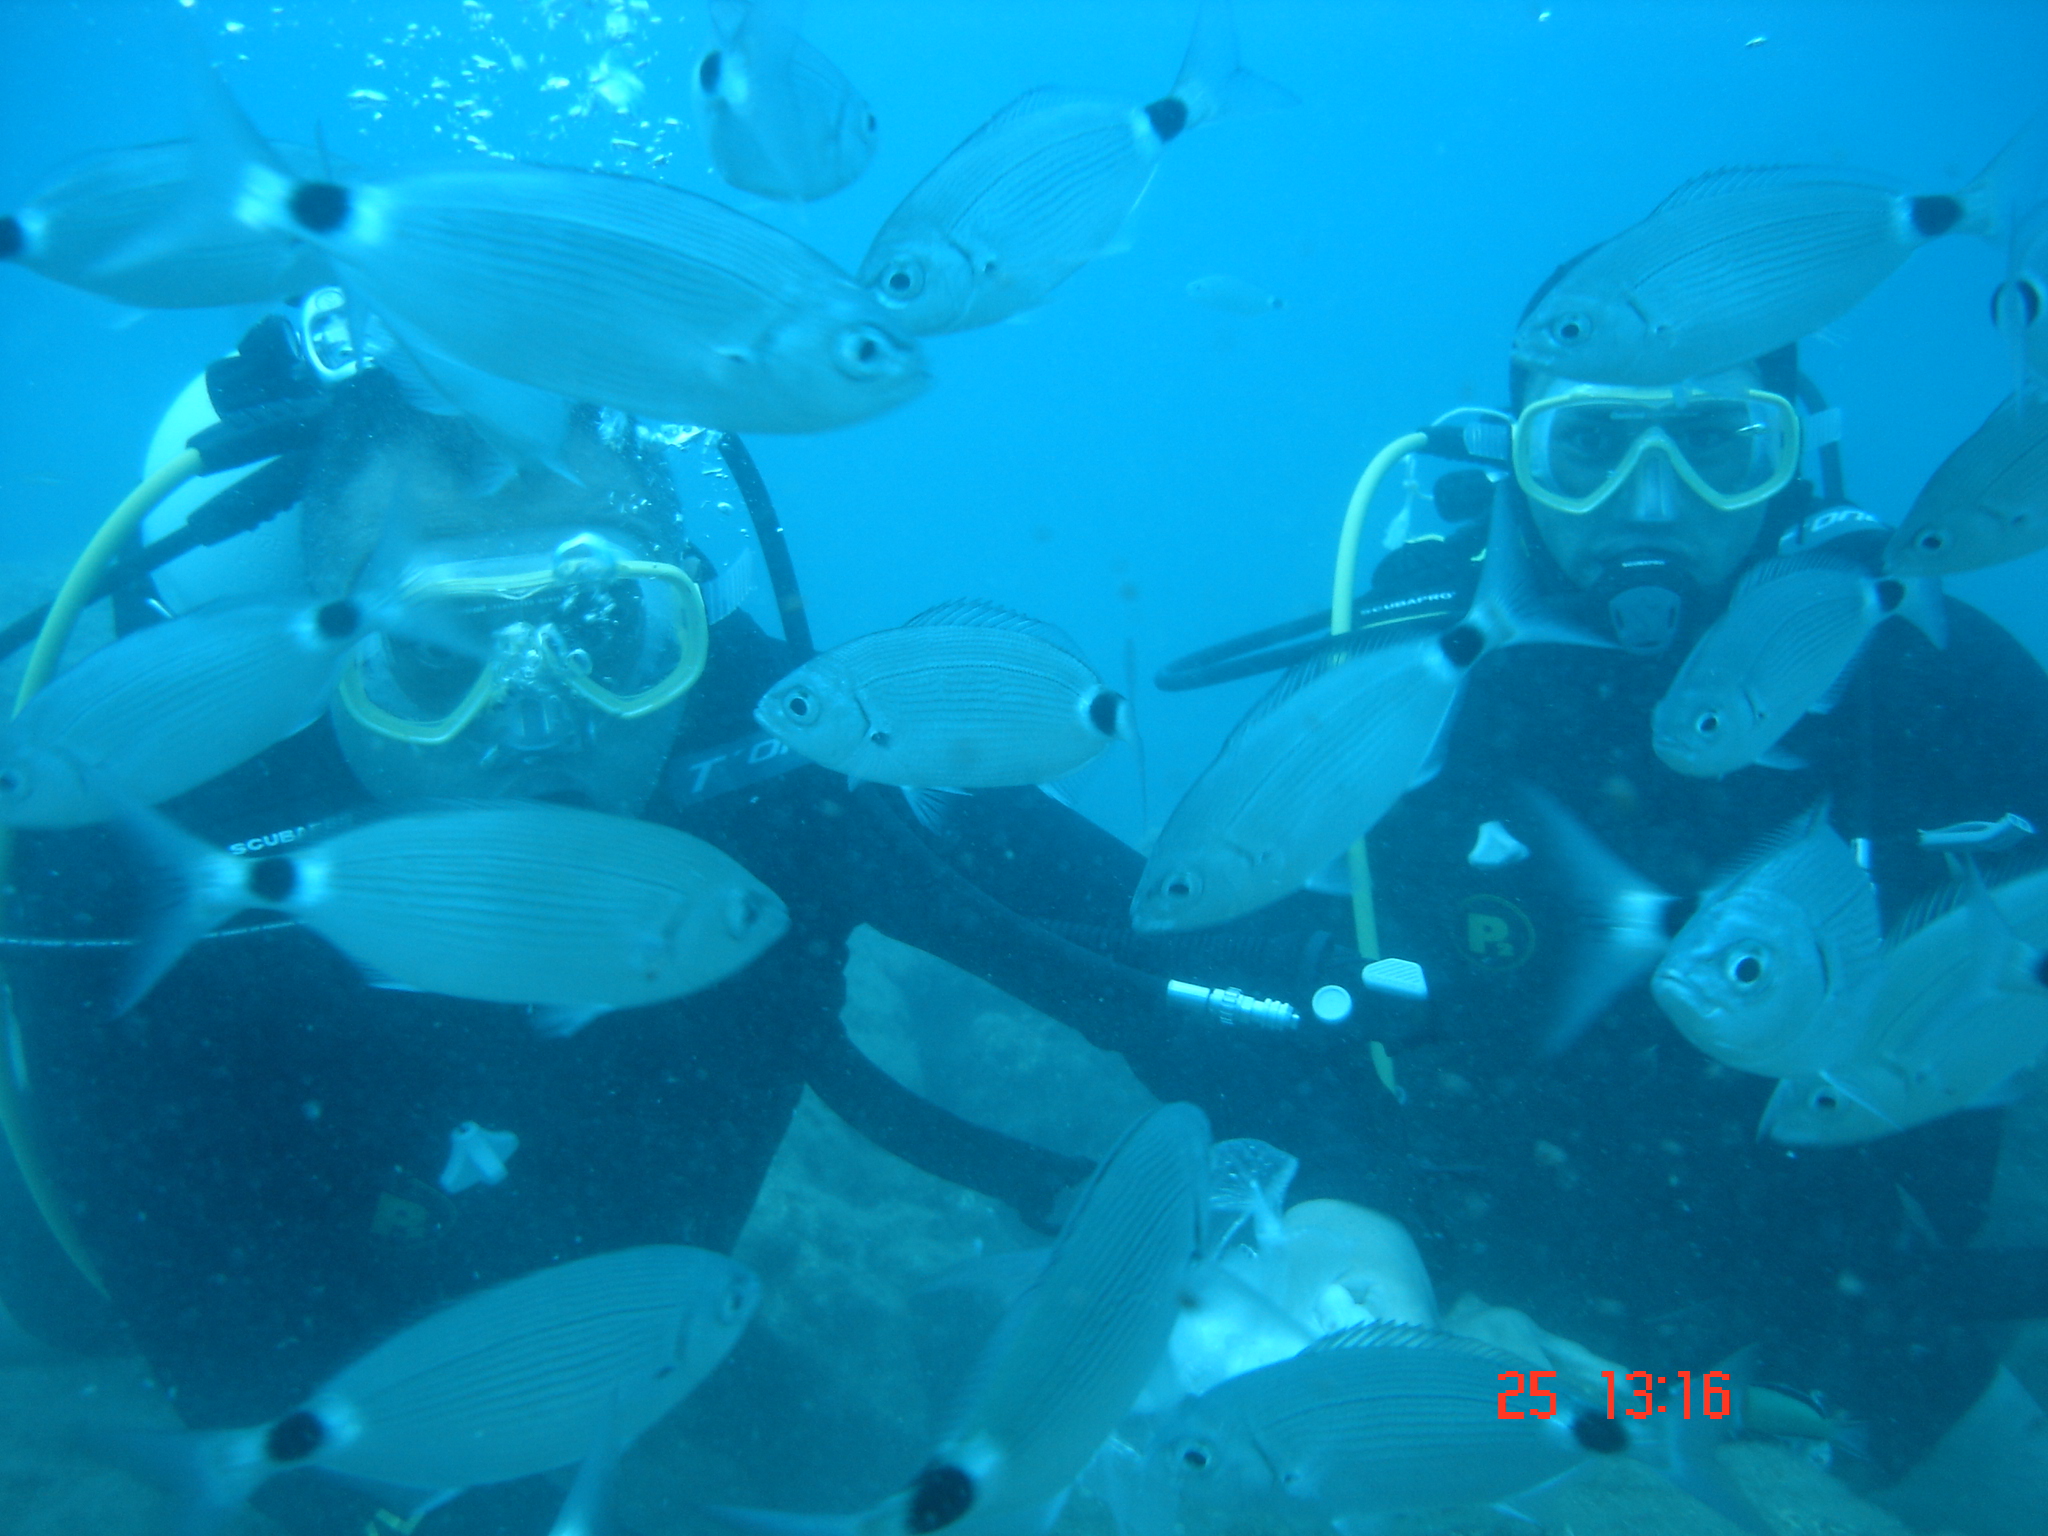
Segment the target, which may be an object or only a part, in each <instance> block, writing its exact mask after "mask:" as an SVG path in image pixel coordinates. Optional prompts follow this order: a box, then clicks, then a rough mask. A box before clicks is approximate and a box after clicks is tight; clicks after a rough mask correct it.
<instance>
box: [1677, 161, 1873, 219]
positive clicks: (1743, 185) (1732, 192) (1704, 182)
mask: <svg viewBox="0 0 2048 1536" xmlns="http://www.w3.org/2000/svg"><path fill="white" fill-rule="evenodd" d="M1819 181H1825V182H1842V181H1853V182H1867V183H1868V184H1869V185H1870V186H1872V187H1878V188H1883V189H1885V190H1888V191H1895V190H1897V189H1896V188H1894V187H1892V186H1891V184H1890V183H1889V182H1887V181H1885V180H1884V179H1883V178H1882V177H1879V176H1872V175H1869V174H1867V173H1864V172H1860V171H1849V170H1841V169H1838V168H1836V167H1833V166H1822V165H1728V166H1723V167H1721V168H1720V169H1719V170H1713V171H1705V172H1702V173H1701V174H1700V175H1698V176H1695V177H1693V178H1692V180H1690V181H1686V182H1681V183H1680V184H1679V185H1678V186H1677V187H1675V188H1673V189H1672V191H1671V192H1670V193H1669V194H1668V195H1667V196H1666V197H1665V199H1664V201H1662V202H1661V203H1659V204H1658V205H1657V206H1656V208H1655V209H1654V210H1652V211H1653V212H1655V213H1665V212H1667V211H1669V210H1670V209H1673V208H1684V207H1687V206H1690V205H1691V204H1694V203H1707V202H1712V201H1713V200H1714V199H1716V198H1721V197H1734V196H1737V195H1739V194H1741V193H1744V192H1752V191H1756V190H1758V189H1760V188H1769V187H1796V186H1802V185H1805V184H1807V183H1810V182H1819Z"/></svg>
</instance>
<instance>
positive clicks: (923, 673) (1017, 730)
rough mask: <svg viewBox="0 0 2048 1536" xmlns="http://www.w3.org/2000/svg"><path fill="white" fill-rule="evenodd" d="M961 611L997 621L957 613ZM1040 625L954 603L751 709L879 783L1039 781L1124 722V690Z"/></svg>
mask: <svg viewBox="0 0 2048 1536" xmlns="http://www.w3.org/2000/svg"><path fill="white" fill-rule="evenodd" d="M961 610H973V611H977V612H981V613H990V614H995V615H999V616H1005V617H1007V618H1008V619H1010V620H1013V621H1015V622H1016V623H1017V624H1021V625H1023V626H1025V627H1009V626H1007V625H1005V624H1002V623H949V622H944V620H945V619H946V618H947V617H948V616H950V615H952V614H954V613H956V612H958V611H961ZM1041 628H1042V627H1041V626H1034V625H1031V624H1030V621H1028V620H1022V619H1021V618H1020V616H1017V615H1004V611H1003V610H999V609H991V608H988V607H987V606H986V605H968V604H961V605H948V606H947V607H946V608H943V609H934V610H932V613H931V614H928V615H920V616H919V618H917V619H915V620H913V621H912V622H911V623H910V624H908V625H905V626H904V627H902V628H900V629H889V630H883V631H881V632H880V633H878V634H873V635H866V636H863V637H861V638H860V639H858V640H851V641H848V642H847V643H846V644H845V645H841V646H836V647H834V648H833V649H832V650H830V651H828V652H826V653H825V654H824V655H822V656H819V657H816V658H814V659H813V660H811V661H809V662H806V663H805V664H804V665H803V666H801V667H799V668H798V669H797V670H796V671H795V672H793V673H791V674H790V675H789V676H788V677H787V678H784V679H783V680H782V681H781V682H780V683H778V684H776V685H775V687H773V688H771V689H770V690H769V691H768V693H767V694H766V695H765V696H764V697H763V698H762V700H761V704H760V707H759V708H758V709H757V710H756V712H755V718H756V719H757V720H759V722H760V723H761V726H762V728H763V729H765V730H767V731H768V732H770V733H771V734H773V735H774V736H776V737H778V738H779V739H780V740H782V741H783V742H784V743H785V744H786V745H788V746H789V748H790V749H791V750H792V751H795V752H799V753H802V754H803V755H804V756H806V757H808V758H810V759H812V760H813V761H814V762H818V763H822V764H823V765H824V766H825V767H827V768H830V769H832V770H834V771H835V772H839V773H844V774H847V775H849V776H851V777H853V778H855V779H862V780H866V781H869V782H872V783H877V784H897V785H903V786H906V787H914V788H915V787H923V788H950V789H991V788H998V787H1002V786H1006V785H1019V784H1043V783H1046V782H1049V781H1050V780H1053V779H1057V778H1059V777H1061V776H1062V775H1065V774H1069V773H1072V772H1074V771H1075V770H1076V769H1078V768H1080V767H1082V766H1083V765H1085V764H1087V763H1089V762H1091V761H1093V760H1094V759H1095V757H1096V756H1098V755H1099V754H1100V753H1101V751H1102V750H1103V748H1104V747H1106V746H1108V745H1109V743H1110V741H1111V739H1112V738H1114V737H1116V736H1118V735H1124V734H1128V726H1127V723H1126V714H1125V706H1124V701H1123V699H1122V697H1121V696H1120V695H1118V694H1116V693H1114V692H1112V691H1111V690H1109V689H1108V688H1106V687H1104V686H1103V683H1102V679H1101V678H1099V677H1097V676H1096V675H1095V672H1094V669H1093V668H1091V667H1090V666H1089V665H1088V664H1087V662H1085V661H1083V660H1082V659H1081V658H1080V656H1079V655H1077V654H1076V653H1075V652H1074V651H1073V650H1071V649H1069V648H1068V647H1067V646H1066V645H1062V644H1060V643H1057V642H1055V641H1054V640H1051V639H1047V638H1045V636H1044V634H1042V633H1040V629H1041Z"/></svg>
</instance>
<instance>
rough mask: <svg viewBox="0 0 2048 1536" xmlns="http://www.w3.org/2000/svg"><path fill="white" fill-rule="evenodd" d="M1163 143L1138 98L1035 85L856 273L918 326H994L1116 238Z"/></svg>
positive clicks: (901, 211) (914, 203) (969, 146)
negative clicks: (1103, 97) (1120, 99)
mask: <svg viewBox="0 0 2048 1536" xmlns="http://www.w3.org/2000/svg"><path fill="white" fill-rule="evenodd" d="M1164 148H1165V140H1163V139H1162V138H1161V137H1160V135H1159V131H1158V130H1157V129H1156V128H1154V126H1153V123H1152V119H1151V118H1150V117H1149V116H1148V115H1147V113H1146V110H1145V109H1144V108H1142V107H1133V106H1130V105H1127V104H1126V105H1119V104H1117V103H1114V102H1106V101H1097V100H1091V99H1088V98H1085V97H1080V96H1076V95H1073V94H1071V93H1069V92H1065V91H1058V90H1036V91H1028V92H1026V93H1025V94H1024V95H1022V96H1020V97H1018V98H1017V99H1016V100H1015V101H1013V102H1011V103H1010V104H1009V105H1008V106H1007V107H1005V108H1003V110H1002V111H1000V112H998V113H997V114H996V115H995V116H994V117H992V118H990V119H989V120H988V122H986V123H984V124H983V125H982V126H981V127H980V128H978V129H976V130H975V131H974V132H973V133H972V134H970V135H969V136H968V137H967V139H966V140H964V141H963V142H962V143H961V144H960V146H959V147H958V148H957V149H955V150H954V151H953V152H952V153H951V154H950V155H948V156H947V157H946V158H945V159H944V160H942V161H940V162H939V165H938V167H937V168H936V169H935V170H933V171H932V172H931V174H930V175H928V176H926V177H925V179H924V180H923V181H921V182H919V183H918V184H917V186H916V187H914V188H912V189H911V192H910V195H909V196H908V197H906V198H904V200H903V201H902V202H901V203H900V204H898V205H897V208H896V211H895V212H893V213H891V214H890V215H889V217H888V219H887V220H886V221H885V222H884V223H883V225H882V227H881V229H880V230H879V231H878V232H877V233H876V235H875V238H874V242H873V243H872V244H871V245H870V246H869V247H868V253H867V255H866V257H865V258H863V260H862V261H861V264H860V270H859V272H858V273H857V274H856V278H857V280H858V281H859V282H860V283H861V284H863V285H864V286H866V287H867V288H868V289H869V290H870V291H871V292H873V293H874V295H875V296H876V298H877V299H879V300H880V301H881V303H882V304H883V305H885V306H886V307H887V308H888V309H889V310H890V311H891V312H892V313H894V314H895V315H896V317H897V318H898V320H899V321H900V322H901V323H902V325H903V326H904V327H905V328H906V329H907V330H909V331H910V332H911V333H912V334H913V335H919V336H929V335H936V334H939V333H941V332H946V331H965V330H972V329H974V328H975V327H977V326H984V325H993V324H995V323H996V322H997V321H998V320H1004V319H1007V318H1008V317H1009V316H1011V315H1014V314H1016V313H1017V312H1019V311H1020V310H1025V309H1029V308H1031V307H1033V306H1034V305H1037V304H1041V303H1043V302H1044V301H1045V299H1046V298H1047V296H1048V295H1050V294H1051V292H1052V290H1053V289H1054V288H1056V287H1058V286H1059V285H1060V284H1061V283H1063V282H1065V281H1066V280H1067V279H1068V278H1069V277H1071V276H1073V274H1074V273H1075V272H1077V271H1079V270H1080V269H1081V268H1082V267H1084V266H1086V265H1087V264H1088V263H1089V262H1091V261H1093V260H1094V259H1095V258H1096V257H1098V256H1101V255H1103V254H1104V253H1105V252H1107V251H1108V250H1109V249H1110V248H1111V247H1112V246H1113V245H1114V244H1115V243H1116V241H1117V238H1118V236H1119V235H1120V234H1121V232H1122V231H1123V228H1124V224H1125V222H1126V221H1127V220H1128V219H1129V217H1130V213H1131V210H1132V209H1133V208H1135V207H1136V206H1137V204H1138V199H1139V198H1140V197H1142V196H1143V195H1144V192H1145V188H1146V187H1147V186H1148V185H1149V184H1150V182H1151V180H1152V173H1153V171H1154V170H1155V169H1157V167H1158V164H1159V154H1160V151H1161V150H1162V149H1164Z"/></svg>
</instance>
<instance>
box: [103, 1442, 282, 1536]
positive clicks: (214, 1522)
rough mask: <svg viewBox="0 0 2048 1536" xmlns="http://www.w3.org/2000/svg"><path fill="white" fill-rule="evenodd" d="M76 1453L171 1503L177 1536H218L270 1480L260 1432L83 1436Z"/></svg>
mask: <svg viewBox="0 0 2048 1536" xmlns="http://www.w3.org/2000/svg"><path fill="white" fill-rule="evenodd" d="M78 1447H79V1449H80V1450H82V1451H84V1452H85V1453H86V1454H87V1455H90V1456H93V1457H95V1458H97V1459H98V1460H100V1461H103V1462H105V1463H107V1464H108V1465H109V1466H115V1467H119V1468H121V1469H122V1470H123V1471H126V1472H129V1473H132V1474H133V1475H134V1476H136V1477H137V1478H140V1479H141V1480H142V1481H143V1482H146V1483H150V1484H152V1485H154V1486H155V1487H157V1488H159V1489H161V1490H162V1491H163V1492H164V1493H165V1494H167V1495H168V1496H169V1497H170V1500H171V1510H170V1513H169V1515H168V1517H167V1518H166V1520H165V1522H164V1524H165V1528H166V1530H167V1531H169V1532H172V1533H175V1536H215V1533H216V1532H219V1531H221V1530H223V1529H224V1528H225V1527H226V1526H227V1524H228V1522H229V1521H230V1520H232V1519H233V1518H234V1516H235V1512H236V1511H237V1510H238V1509H239V1508H240V1507H241V1506H242V1504H243V1502H244V1501H245V1500H247V1499H248V1497H249V1495H250V1494H252V1493H254V1492H255V1491H256V1489H257V1488H258V1487H259V1486H261V1484H262V1483H263V1481H264V1480H265V1479H266V1478H268V1477H269V1476H270V1473H271V1468H270V1466H269V1464H268V1463H267V1461H266V1460H265V1458H264V1455H263V1438H262V1431H260V1430H248V1429H222V1430H200V1431H198V1432H186V1433H181V1432H179V1431H175V1430H134V1429H108V1428H105V1427H103V1426H93V1427H90V1428H86V1429H83V1430H80V1431H79V1433H78Z"/></svg>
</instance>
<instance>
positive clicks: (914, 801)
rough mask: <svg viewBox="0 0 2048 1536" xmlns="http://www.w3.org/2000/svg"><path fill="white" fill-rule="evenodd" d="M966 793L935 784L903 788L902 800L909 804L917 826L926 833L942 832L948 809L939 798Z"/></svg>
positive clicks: (962, 790) (907, 785)
mask: <svg viewBox="0 0 2048 1536" xmlns="http://www.w3.org/2000/svg"><path fill="white" fill-rule="evenodd" d="M966 793H967V791H966V790H964V789H946V788H943V787H941V786H939V785H936V784H934V785H925V786H914V785H909V784H906V785H904V786H903V798H904V799H905V800H906V801H908V802H909V804H910V814H911V815H913V816H915V817H916V818H917V824H918V825H919V826H921V827H923V828H924V829H925V831H927V832H943V831H944V830H945V829H946V820H947V816H948V807H947V805H946V802H945V801H944V800H942V799H941V798H940V796H942V795H965V794H966Z"/></svg>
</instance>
